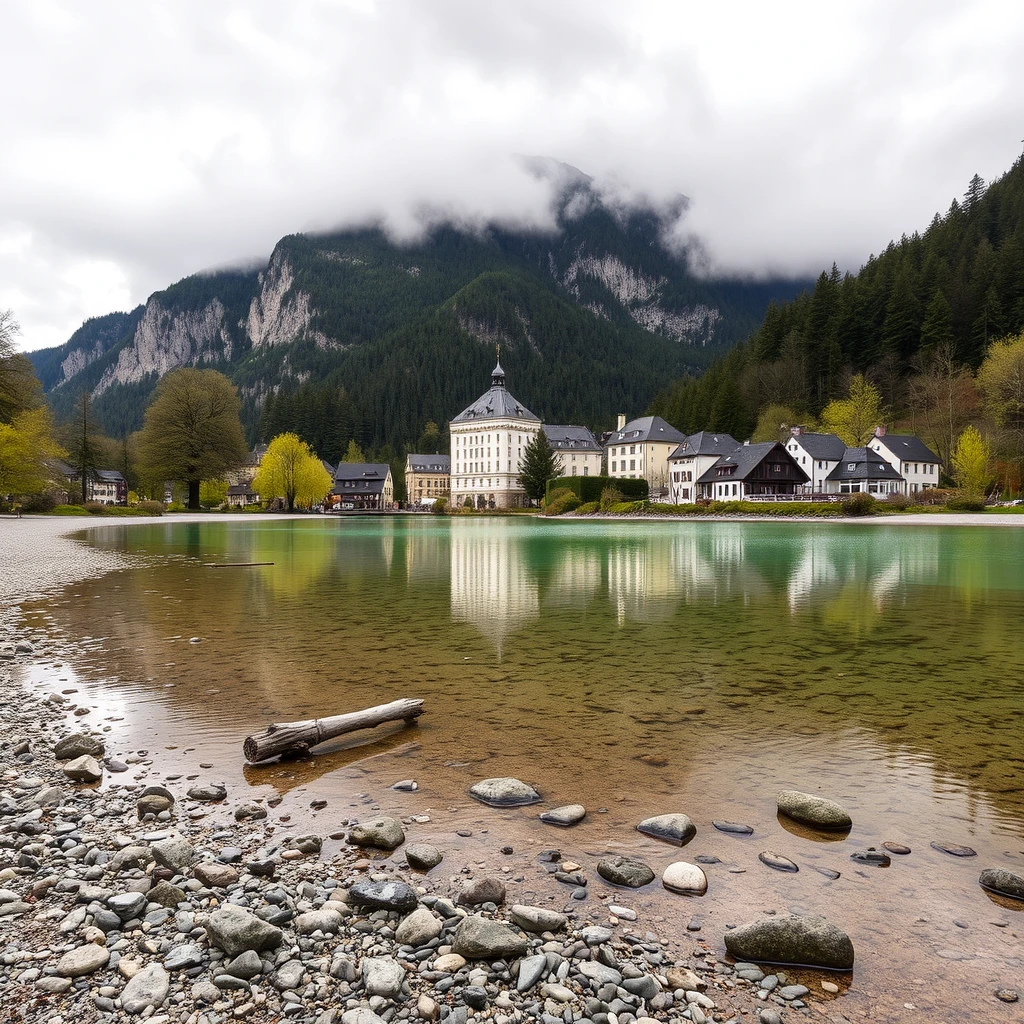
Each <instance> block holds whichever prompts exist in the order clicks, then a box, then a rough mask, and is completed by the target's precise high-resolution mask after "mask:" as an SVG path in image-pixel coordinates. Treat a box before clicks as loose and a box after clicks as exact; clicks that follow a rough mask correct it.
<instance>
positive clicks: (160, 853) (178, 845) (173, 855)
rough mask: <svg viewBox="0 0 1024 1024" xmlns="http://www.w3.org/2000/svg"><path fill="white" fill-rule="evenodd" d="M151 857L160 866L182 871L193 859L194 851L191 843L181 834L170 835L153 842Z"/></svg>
mask: <svg viewBox="0 0 1024 1024" xmlns="http://www.w3.org/2000/svg"><path fill="white" fill-rule="evenodd" d="M151 849H152V850H153V859H154V860H155V861H156V862H157V864H159V865H160V867H162V868H170V869H171V870H172V871H182V870H184V869H185V868H187V867H188V866H189V865H190V864H191V863H192V861H193V860H194V859H195V851H194V850H193V849H192V844H191V843H190V842H189V841H188V840H187V839H182V837H181V836H171V837H170V839H161V840H160V841H159V842H156V843H153V844H152V847H151Z"/></svg>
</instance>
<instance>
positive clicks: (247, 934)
mask: <svg viewBox="0 0 1024 1024" xmlns="http://www.w3.org/2000/svg"><path fill="white" fill-rule="evenodd" d="M206 933H207V935H209V937H210V941H211V942H212V943H213V944H214V945H215V946H217V947H218V948H220V949H222V950H224V952H225V953H227V955H228V956H238V954H239V953H244V952H245V951H246V950H247V949H253V950H255V951H256V952H257V953H260V952H262V951H263V950H266V949H277V947H278V946H280V945H281V939H282V938H283V936H282V934H281V929H280V928H275V927H274V926H273V925H272V924H267V922H266V921H261V920H260V919H259V918H258V917H257V916H256V915H255V914H254V913H252V912H251V911H249V910H245V909H244V908H243V907H236V906H233V905H231V904H228V905H227V906H223V907H220V908H219V909H218V910H215V911H214V912H213V913H212V914H211V915H210V920H209V922H208V923H207V925H206Z"/></svg>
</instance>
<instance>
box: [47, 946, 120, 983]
mask: <svg viewBox="0 0 1024 1024" xmlns="http://www.w3.org/2000/svg"><path fill="white" fill-rule="evenodd" d="M109 960H110V951H109V950H108V949H107V948H106V947H105V946H98V945H96V944H95V943H92V942H89V943H87V944H86V945H84V946H79V947H78V948H77V949H72V950H70V951H69V952H67V953H65V954H64V955H63V956H62V957H61V958H60V960H59V961H58V963H57V973H58V974H59V975H60V976H61V977H62V978H82V977H84V976H85V975H87V974H92V973H93V972H94V971H98V970H99V969H100V968H101V967H106V966H107V963H108V962H109Z"/></svg>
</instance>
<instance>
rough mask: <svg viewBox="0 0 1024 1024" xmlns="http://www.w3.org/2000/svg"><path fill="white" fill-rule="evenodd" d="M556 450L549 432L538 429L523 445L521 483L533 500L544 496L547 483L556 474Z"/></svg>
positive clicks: (520, 471)
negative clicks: (552, 445)
mask: <svg viewBox="0 0 1024 1024" xmlns="http://www.w3.org/2000/svg"><path fill="white" fill-rule="evenodd" d="M557 473H558V469H557V466H556V459H555V450H554V448H552V447H551V442H550V441H548V437H547V434H545V433H544V431H543V430H538V431H537V433H536V434H534V435H533V437H531V438H530V440H529V441H527V442H526V445H525V446H524V447H523V460H522V464H521V466H520V469H519V483H520V485H521V486H522V488H523V490H524V491H526V496H527V497H528V498H529V499H530V500H531V501H540V499H541V498H543V497H544V492H545V490H546V489H547V484H548V481H549V480H550V479H552V477H554V476H556V475H557Z"/></svg>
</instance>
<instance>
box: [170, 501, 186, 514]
mask: <svg viewBox="0 0 1024 1024" xmlns="http://www.w3.org/2000/svg"><path fill="white" fill-rule="evenodd" d="M166 511H168V512H184V511H185V506H184V505H182V503H181V502H180V501H172V502H171V503H170V505H168V506H167V509H166Z"/></svg>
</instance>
